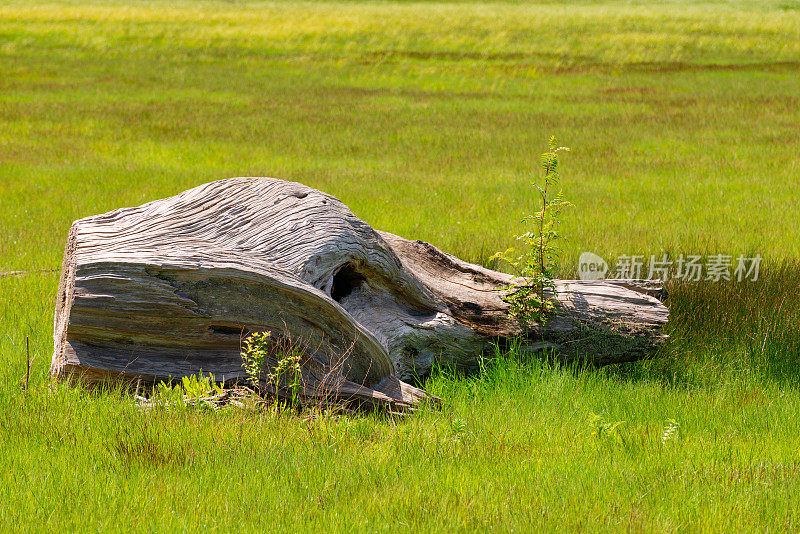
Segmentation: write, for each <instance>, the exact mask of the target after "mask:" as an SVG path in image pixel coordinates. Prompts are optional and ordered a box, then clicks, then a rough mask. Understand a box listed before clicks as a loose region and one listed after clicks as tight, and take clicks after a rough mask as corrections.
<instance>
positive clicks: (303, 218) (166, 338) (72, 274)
mask: <svg viewBox="0 0 800 534" xmlns="http://www.w3.org/2000/svg"><path fill="white" fill-rule="evenodd" d="M510 280H511V277H510V276H509V275H506V274H503V273H499V272H496V271H491V270H489V269H485V268H483V267H480V266H478V265H473V264H470V263H466V262H463V261H461V260H459V259H458V258H456V257H454V256H451V255H449V254H446V253H443V252H441V251H439V250H438V249H436V248H435V247H433V246H432V245H430V244H427V243H424V242H421V241H409V240H406V239H403V238H400V237H397V236H395V235H392V234H388V233H385V232H378V231H376V230H374V229H373V228H371V227H370V226H369V225H367V224H366V223H364V222H363V221H361V220H360V219H358V218H357V217H356V216H355V215H353V213H352V212H351V211H350V210H349V209H348V208H347V207H346V206H345V205H344V204H342V203H341V202H340V201H339V200H337V199H336V198H334V197H332V196H330V195H327V194H325V193H322V192H320V191H317V190H314V189H311V188H309V187H307V186H304V185H302V184H299V183H294V182H285V181H281V180H275V179H270V178H231V179H228V180H221V181H218V182H212V183H209V184H205V185H201V186H199V187H196V188H194V189H190V190H188V191H185V192H183V193H181V194H179V195H177V196H174V197H171V198H167V199H163V200H158V201H155V202H150V203H148V204H145V205H143V206H139V207H135V208H124V209H118V210H115V211H112V212H109V213H106V214H103V215H98V216H94V217H88V218H85V219H81V220H79V221H76V222H75V223H74V224H73V225H72V228H71V230H70V233H69V237H68V239H67V245H66V250H65V253H64V262H63V266H62V273H61V281H60V287H59V293H58V302H57V306H56V316H55V329H54V338H55V348H54V354H53V361H52V367H51V373H52V374H53V375H54V376H58V377H67V376H75V375H79V376H80V377H82V378H83V379H84V380H87V381H90V382H96V381H106V380H119V379H122V380H137V379H146V380H150V381H154V380H162V379H166V378H168V377H172V378H177V377H181V376H185V375H189V374H193V373H197V372H199V371H200V370H201V369H202V370H203V371H204V372H211V373H214V374H215V375H216V376H217V377H218V378H224V379H225V380H238V379H242V378H244V376H245V375H244V372H243V370H242V368H241V358H240V355H239V353H240V347H241V339H242V336H243V335H245V334H246V333H248V332H254V331H262V330H270V331H272V332H274V333H276V338H277V336H278V335H279V336H282V337H281V339H284V340H285V339H286V338H289V339H291V341H292V342H293V343H296V344H297V345H298V346H300V347H302V352H303V354H304V355H305V359H304V361H303V380H304V386H305V387H304V389H305V394H307V395H308V396H310V397H314V396H315V395H316V396H318V395H340V396H345V397H348V398H349V397H352V398H358V399H361V400H365V401H367V402H375V403H379V404H380V403H389V404H391V403H397V404H398V405H411V404H414V403H415V402H417V401H418V400H419V398H421V397H424V395H425V393H424V392H422V391H421V390H419V389H416V388H412V387H411V386H408V384H405V383H403V382H401V381H400V380H399V379H403V380H408V379H409V378H411V377H414V376H424V375H426V374H427V373H429V372H430V370H431V368H432V366H433V365H434V364H435V363H439V364H441V365H445V366H451V367H456V368H461V369H469V368H472V367H474V366H475V364H476V362H477V360H478V355H479V354H481V353H482V352H483V351H485V350H486V349H487V348H488V347H489V346H490V344H491V343H492V342H493V341H495V340H497V339H498V338H510V337H516V336H523V337H525V338H526V339H528V340H529V341H530V342H531V343H532V344H535V343H540V342H543V341H546V342H549V343H553V344H555V345H557V346H558V349H559V352H560V353H561V354H563V355H564V357H581V358H586V359H588V360H591V361H594V362H597V363H610V362H615V361H625V360H630V359H635V358H638V357H641V355H642V354H644V353H645V352H646V351H647V350H649V349H650V348H651V347H652V346H653V345H654V344H657V343H658V342H659V341H660V340H661V339H662V338H663V336H662V335H661V334H660V333H659V330H660V327H661V326H663V325H664V323H666V321H667V316H668V312H667V310H666V308H665V307H664V306H663V305H662V304H661V303H660V301H659V300H658V299H657V298H655V297H654V296H652V295H653V294H655V293H654V291H657V289H658V288H653V287H651V286H652V284H644V283H642V284H638V285H637V283H635V282H630V281H618V282H615V281H593V282H583V281H560V282H558V287H559V291H558V309H557V314H556V316H555V317H553V318H552V319H551V320H549V321H548V322H547V323H546V324H545V325H532V326H529V327H523V326H522V325H521V324H520V323H519V321H517V320H516V319H514V318H513V317H511V316H509V313H508V312H509V309H508V304H506V302H505V301H503V300H502V292H501V291H498V288H499V287H502V286H504V285H506V284H507V283H508V282H509V281H510ZM279 389H280V388H279ZM278 393H279V394H280V393H281V392H280V391H278Z"/></svg>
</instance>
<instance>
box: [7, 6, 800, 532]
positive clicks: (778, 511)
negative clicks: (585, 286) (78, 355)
mask: <svg viewBox="0 0 800 534" xmlns="http://www.w3.org/2000/svg"><path fill="white" fill-rule="evenodd" d="M799 125H800V3H798V2H797V1H796V0H778V1H756V0H754V1H740V2H726V3H705V2H689V1H674V2H635V1H633V2H566V3H564V2H540V3H483V2H476V3H472V2H459V3H448V4H443V3H427V2H400V3H388V2H338V3H335V2H324V3H316V2H315V3H280V2H278V3H250V2H247V3H245V2H236V1H231V2H202V1H186V0H178V1H170V2H167V1H164V2H158V1H154V2H132V1H126V2H123V1H120V2H105V3H102V4H100V3H98V4H91V5H90V4H88V3H85V2H77V1H75V2H71V1H62V2H49V3H39V2H31V1H25V2H15V1H11V2H9V1H4V2H0V272H4V271H11V270H21V271H29V273H28V274H27V275H24V276H0V529H2V530H3V531H7V530H19V531H24V530H31V531H44V530H59V531H88V530H95V529H97V530H102V531H116V530H134V531H145V530H156V531H166V530H186V531H221V532H225V531H230V530H246V531H255V530H265V529H277V530H287V531H323V530H341V531H348V530H358V531H393V532H394V531H403V530H420V531H452V530H474V529H479V530H500V531H510V530H515V531H518V532H519V531H522V532H524V531H531V530H533V529H545V530H586V531H619V530H632V531H654V530H656V531H675V530H689V531H697V530H700V531H723V530H724V531H797V530H800V497H798V492H800V365H798V364H799V363H800V362H799V361H798V358H800V299H798V296H800V263H799V261H800V232H798V231H797V223H798V221H800V203H798V202H797V198H798V196H800V157H798V154H799V153H800V128H799V127H798V126H799ZM551 134H555V135H557V136H558V137H559V139H560V141H561V142H562V143H563V144H566V145H568V146H570V147H571V148H572V150H571V152H570V153H569V154H567V155H566V156H565V157H564V158H563V165H564V167H563V185H564V189H565V194H566V196H567V198H569V199H570V200H571V201H572V202H573V203H574V204H576V209H574V210H573V211H572V212H571V213H569V214H568V215H567V216H566V217H565V224H564V227H563V233H564V234H565V235H566V236H568V241H567V242H566V243H565V244H564V247H565V250H564V256H563V265H562V274H563V275H564V276H570V275H573V274H574V271H575V260H576V259H577V256H578V254H579V253H580V252H581V251H584V250H591V251H594V252H596V253H599V254H601V255H603V256H604V257H606V258H614V257H616V256H617V255H620V254H643V255H649V254H660V253H662V252H669V253H671V254H680V253H684V254H691V253H701V254H713V253H724V254H733V255H736V254H739V253H743V254H748V255H752V254H755V253H759V254H761V255H762V256H763V257H764V258H765V260H764V262H765V263H764V271H763V273H762V276H761V278H760V279H759V281H758V282H754V283H698V284H682V285H679V284H673V285H672V286H671V287H670V289H671V296H670V299H669V302H668V304H669V306H670V310H671V314H672V319H671V324H670V325H669V332H670V333H671V334H672V340H671V341H670V343H669V344H668V345H667V347H665V348H664V349H663V351H661V353H660V354H659V356H660V357H659V358H655V359H652V360H649V361H646V362H640V363H636V364H627V365H619V366H614V367H609V368H605V369H601V370H588V369H580V368H569V369H565V368H560V367H558V366H549V365H546V364H543V363H541V362H539V361H537V360H532V359H530V358H528V357H523V356H521V355H519V354H516V353H514V352H513V351H512V352H510V353H507V354H500V355H498V357H497V358H495V359H494V360H493V361H492V362H490V363H489V364H488V365H487V368H486V370H485V371H484V372H482V373H481V374H480V375H479V376H477V377H458V376H450V375H448V374H446V373H441V374H437V375H435V376H433V377H431V378H430V379H429V380H428V381H427V382H426V384H425V387H426V388H427V389H428V390H429V391H431V392H433V393H434V394H437V395H439V396H441V397H442V398H443V399H444V401H445V407H444V408H443V409H441V410H423V411H422V412H421V413H418V414H415V415H414V416H413V417H410V418H407V419H406V420H403V421H395V420H391V419H387V418H385V417H382V416H380V415H378V414H373V415H364V416H359V417H354V418H322V419H317V420H313V421H308V420H303V419H301V418H298V417H296V416H293V415H289V414H274V413H263V414H253V413H245V412H237V411H230V412H219V413H206V412H199V411H196V410H191V409H175V410H160V411H156V412H154V413H150V414H143V413H140V412H138V411H137V410H136V409H135V408H134V407H133V405H132V402H131V401H130V400H129V399H128V398H124V397H122V396H120V395H115V394H100V393H87V392H84V391H81V390H76V389H69V388H66V387H63V386H52V387H51V386H50V384H49V382H48V381H47V379H46V376H47V369H48V367H49V359H50V354H51V351H52V319H53V308H54V305H53V300H54V296H55V292H56V289H57V285H58V273H57V272H54V271H53V270H55V271H57V270H58V269H59V267H60V261H61V253H62V250H63V246H64V242H65V239H66V234H67V230H68V228H69V224H70V223H71V221H73V220H74V219H77V218H80V217H83V216H87V215H92V214H96V213H101V212H104V211H107V210H110V209H113V208H116V207H120V206H126V205H134V204H139V203H142V202H145V201H148V200H153V199H156V198H160V197H163V196H167V195H171V194H175V193H177V192H179V191H181V190H183V189H186V188H188V187H191V186H194V185H198V184H200V183H203V182H207V181H210V180H214V179H220V178H226V177H231V176H240V175H261V176H273V177H277V178H285V179H292V180H297V181H301V182H304V183H306V184H308V185H310V186H313V187H317V188H319V189H322V190H324V191H327V192H330V193H332V194H334V195H336V196H338V197H339V198H340V199H342V200H343V201H344V202H345V203H347V204H349V205H350V206H351V207H352V209H353V210H354V212H355V213H356V214H357V215H359V216H360V217H361V218H363V219H364V220H366V221H367V222H368V223H370V224H371V225H373V226H374V227H376V228H380V229H384V230H388V231H391V232H394V233H397V234H400V235H403V236H406V237H409V238H416V239H424V240H427V241H430V242H432V243H434V244H435V245H437V246H439V247H441V248H443V249H445V250H447V251H449V252H452V253H454V254H456V255H458V256H460V257H462V258H464V259H467V260H471V261H476V262H481V263H487V262H488V259H489V256H490V255H491V254H492V253H493V252H494V251H496V250H500V249H504V248H506V247H507V246H509V245H510V244H511V236H512V235H513V234H515V233H518V232H519V231H520V226H519V218H520V217H521V216H522V215H523V214H524V213H526V212H528V211H530V204H531V202H532V196H531V192H530V189H529V187H528V186H527V184H526V178H527V177H528V176H529V174H530V171H531V169H533V168H534V166H535V163H536V158H537V155H538V153H540V152H541V151H542V150H543V149H544V148H545V143H546V140H547V138H548V136H549V135H551ZM26 337H29V338H30V342H31V352H32V354H33V355H35V357H36V359H35V361H34V366H33V383H34V387H32V388H31V389H29V390H28V391H21V390H20V388H19V381H20V378H21V377H22V376H23V375H24V370H25V339H26ZM620 421H621V423H620V424H618V425H616V426H614V423H617V422H620ZM605 425H609V426H605ZM612 427H613V429H612Z"/></svg>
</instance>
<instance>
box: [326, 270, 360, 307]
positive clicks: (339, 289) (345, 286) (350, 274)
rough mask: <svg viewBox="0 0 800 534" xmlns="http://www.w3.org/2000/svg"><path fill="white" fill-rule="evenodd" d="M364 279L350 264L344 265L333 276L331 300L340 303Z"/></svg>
mask: <svg viewBox="0 0 800 534" xmlns="http://www.w3.org/2000/svg"><path fill="white" fill-rule="evenodd" d="M365 280H366V278H364V275H362V274H361V273H359V272H358V271H356V269H355V267H353V265H352V264H350V263H345V264H344V265H342V266H341V267H340V268H339V270H338V271H337V272H336V274H335V275H333V283H332V284H331V298H332V299H333V300H335V301H336V302H341V301H342V299H343V298H345V297H346V296H347V295H349V294H350V293H352V292H353V290H355V289H357V288H358V287H360V286H361V284H362V283H364V281H365Z"/></svg>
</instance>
